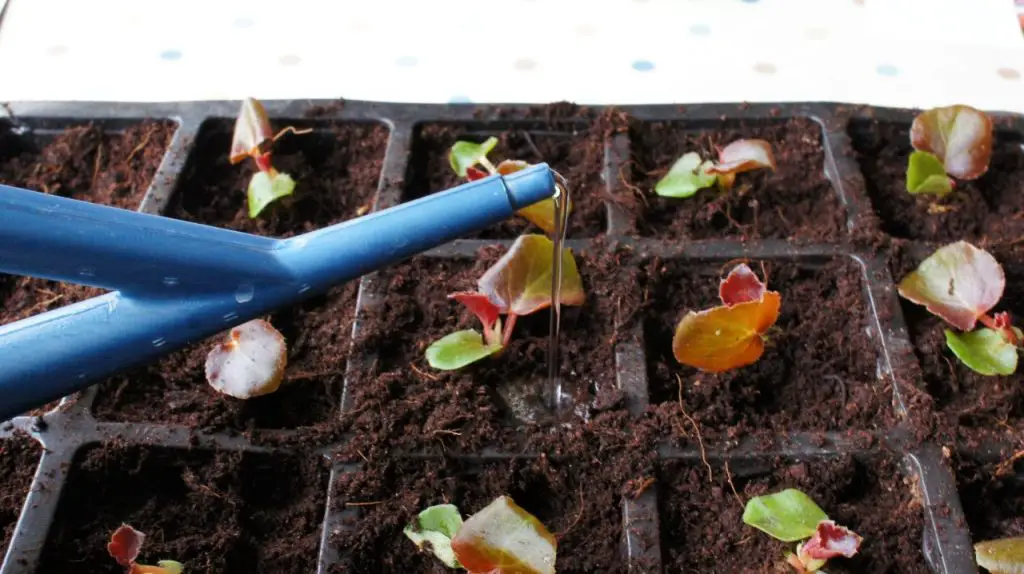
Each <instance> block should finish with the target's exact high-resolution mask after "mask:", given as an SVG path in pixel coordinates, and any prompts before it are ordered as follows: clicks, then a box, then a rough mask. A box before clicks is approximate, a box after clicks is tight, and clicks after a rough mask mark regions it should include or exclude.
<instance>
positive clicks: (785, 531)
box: [743, 488, 863, 574]
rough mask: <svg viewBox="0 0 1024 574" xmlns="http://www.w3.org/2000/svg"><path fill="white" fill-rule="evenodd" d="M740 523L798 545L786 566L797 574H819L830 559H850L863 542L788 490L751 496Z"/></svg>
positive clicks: (806, 497)
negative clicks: (815, 573)
mask: <svg viewBox="0 0 1024 574" xmlns="http://www.w3.org/2000/svg"><path fill="white" fill-rule="evenodd" d="M743 522H744V523H746V524H747V525H748V526H753V527H754V528H757V529H758V530H760V531H762V532H764V533H766V534H768V535H769V536H771V537H772V538H775V539H776V540H781V541H782V542H799V544H797V547H796V552H795V553H790V554H788V555H787V556H786V562H787V563H788V564H789V565H790V566H792V567H793V569H795V570H796V571H797V572H798V573H799V574H811V573H813V572H818V571H820V570H821V569H822V568H823V567H824V566H825V563H826V562H828V560H829V559H831V558H837V557H840V556H843V557H846V558H852V557H853V556H854V555H856V554H857V550H859V549H860V543H861V541H862V540H863V539H862V538H861V537H860V536H858V535H857V534H856V533H855V532H853V531H852V530H850V529H849V528H846V527H844V526H839V525H838V524H836V523H835V522H833V521H832V520H829V518H828V515H826V514H825V511H824V510H822V509H821V508H820V507H819V506H818V505H817V504H816V503H815V502H814V501H813V500H811V497H809V496H807V495H806V494H804V493H803V492H801V491H799V490H797V489H795V488H789V489H786V490H783V491H781V492H777V493H775V494H768V495H764V496H755V497H754V498H751V499H750V501H748V502H747V505H746V508H744V509H743Z"/></svg>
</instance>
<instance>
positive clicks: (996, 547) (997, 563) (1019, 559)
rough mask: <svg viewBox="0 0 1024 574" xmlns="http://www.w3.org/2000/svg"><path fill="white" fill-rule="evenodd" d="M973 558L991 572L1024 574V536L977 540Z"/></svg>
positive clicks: (993, 573) (997, 573)
mask: <svg viewBox="0 0 1024 574" xmlns="http://www.w3.org/2000/svg"><path fill="white" fill-rule="evenodd" d="M974 560H975V561H976V562H977V563H978V566H981V567H982V568H984V569H985V570H988V571H989V572H991V573H992V574H1024V537H1021V536H1017V537H1014V538H1001V539H999V540H986V541H985V542H979V543H977V544H975V545H974Z"/></svg>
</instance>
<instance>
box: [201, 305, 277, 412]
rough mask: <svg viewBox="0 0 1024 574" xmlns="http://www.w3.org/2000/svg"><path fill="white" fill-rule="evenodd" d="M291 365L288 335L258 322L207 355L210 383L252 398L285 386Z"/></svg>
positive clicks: (246, 325) (238, 396)
mask: <svg viewBox="0 0 1024 574" xmlns="http://www.w3.org/2000/svg"><path fill="white" fill-rule="evenodd" d="M287 363H288V347H287V345H286V344H285V340H284V336H283V335H281V333H280V332H278V330H277V329H275V328H274V327H273V326H272V325H271V324H270V323H268V322H266V321H264V320H262V319H254V320H252V321H249V322H247V323H243V324H241V325H239V326H237V327H235V328H234V329H231V331H230V332H229V333H228V337H227V340H225V341H224V342H222V343H218V344H217V345H216V346H214V347H213V349H210V352H209V354H207V355H206V381H207V382H208V383H210V386H212V387H213V388H214V389H215V390H216V391H217V392H219V393H223V394H225V395H228V396H231V397H235V398H236V399H251V398H253V397H258V396H260V395H266V394H269V393H272V392H274V391H276V390H277V389H278V387H280V386H281V381H282V380H283V379H284V369H285V366H286V365H287Z"/></svg>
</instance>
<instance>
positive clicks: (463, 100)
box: [448, 95, 473, 104]
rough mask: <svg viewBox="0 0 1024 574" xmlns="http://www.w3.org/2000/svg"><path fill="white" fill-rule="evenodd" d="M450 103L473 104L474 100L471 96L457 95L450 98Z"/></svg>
mask: <svg viewBox="0 0 1024 574" xmlns="http://www.w3.org/2000/svg"><path fill="white" fill-rule="evenodd" d="M448 103H449V104H472V103H473V100H471V99H469V96H461V95H455V96H452V97H450V98H448Z"/></svg>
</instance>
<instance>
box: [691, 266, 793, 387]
mask: <svg viewBox="0 0 1024 574" xmlns="http://www.w3.org/2000/svg"><path fill="white" fill-rule="evenodd" d="M718 296H719V298H720V299H721V300H722V304H721V305H719V306H718V307H713V308H711V309H707V310H704V311H700V312H694V311H690V312H689V313H687V314H686V316H685V317H683V318H682V320H681V321H679V324H678V325H677V326H676V331H675V335H674V336H673V337H672V353H673V354H674V355H675V357H676V360H677V361H679V362H680V363H682V364H684V365H689V366H691V367H695V368H697V369H700V370H702V371H708V372H712V373H718V372H723V371H728V370H732V369H738V368H740V367H745V366H747V365H750V364H753V363H755V362H756V361H757V360H758V359H760V358H761V355H762V354H763V353H764V344H765V341H766V333H767V332H768V329H770V328H771V327H772V326H773V325H774V324H775V321H777V320H778V318H779V308H780V306H781V305H782V297H781V296H780V295H779V294H778V293H777V292H775V291H768V289H767V287H766V286H765V284H764V282H763V281H761V279H760V278H759V277H758V276H757V275H756V274H755V273H754V272H753V271H751V269H750V267H747V265H746V264H740V265H737V266H736V267H734V268H733V269H732V271H730V272H729V275H728V276H727V277H726V278H725V279H723V280H722V281H721V284H720V285H719V287H718Z"/></svg>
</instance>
